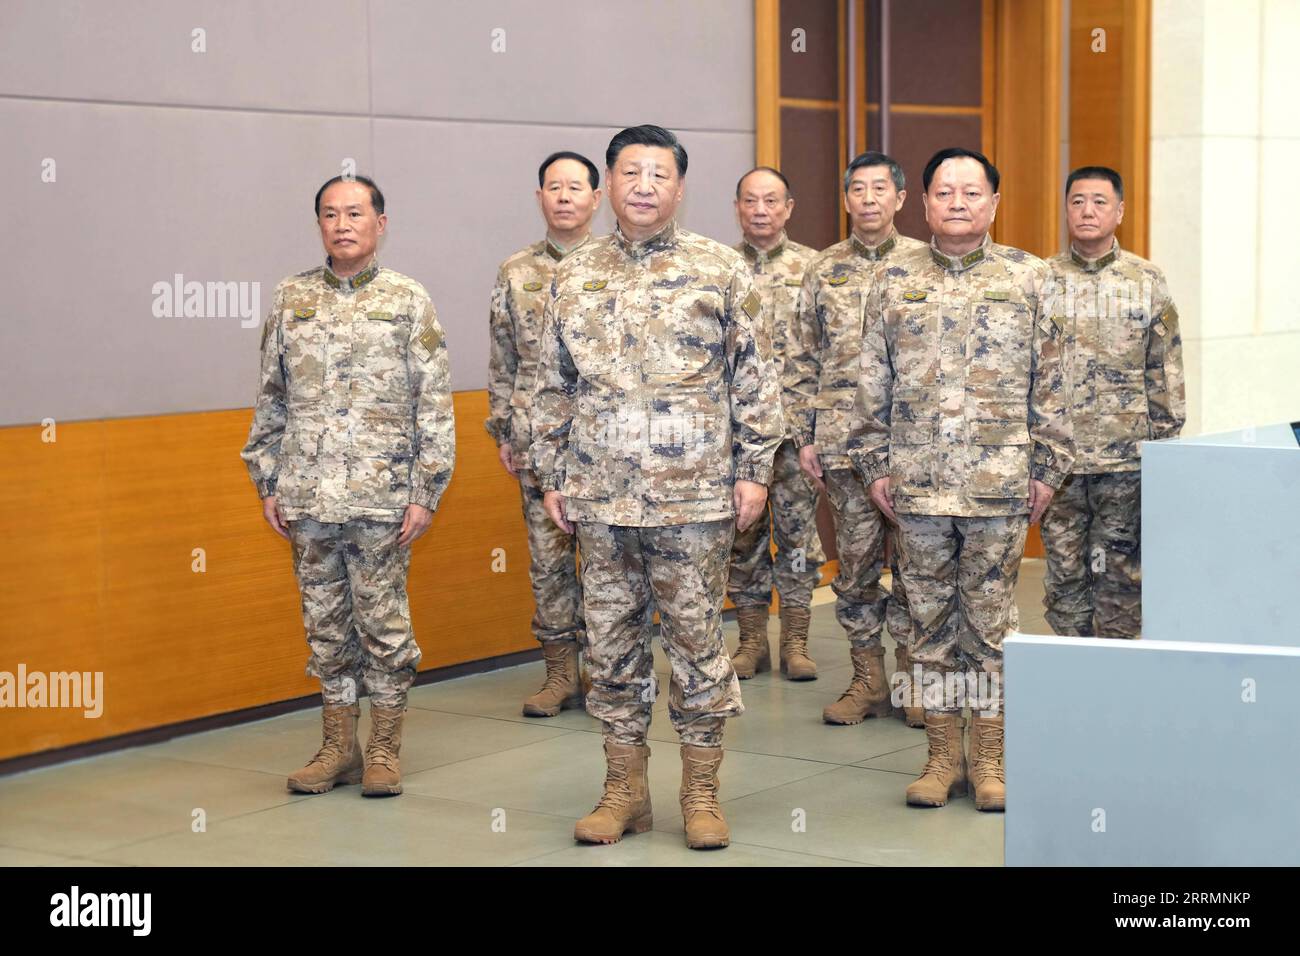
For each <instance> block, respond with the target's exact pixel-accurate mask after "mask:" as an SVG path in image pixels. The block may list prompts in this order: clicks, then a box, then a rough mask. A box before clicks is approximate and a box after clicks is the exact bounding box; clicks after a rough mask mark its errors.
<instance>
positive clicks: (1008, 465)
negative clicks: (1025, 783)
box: [849, 149, 1074, 810]
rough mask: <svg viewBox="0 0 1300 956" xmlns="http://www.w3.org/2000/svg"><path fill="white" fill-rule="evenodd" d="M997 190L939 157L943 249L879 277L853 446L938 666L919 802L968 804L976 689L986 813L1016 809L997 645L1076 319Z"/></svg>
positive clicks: (926, 659)
mask: <svg viewBox="0 0 1300 956" xmlns="http://www.w3.org/2000/svg"><path fill="white" fill-rule="evenodd" d="M999 178H1000V177H999V175H998V171H997V169H996V168H994V166H993V165H992V163H990V162H989V161H988V160H987V159H986V158H985V157H984V156H983V155H981V154H979V153H976V152H973V151H970V150H965V149H945V150H940V151H939V152H938V153H936V154H935V155H934V156H933V157H932V158H931V160H930V162H929V163H928V164H927V165H926V167H925V173H924V178H923V184H924V187H925V194H924V199H925V215H926V222H927V223H928V225H929V226H930V229H931V230H932V232H933V233H934V238H933V240H932V243H931V246H930V247H929V248H928V249H918V250H914V251H911V252H908V253H906V254H905V255H902V256H900V257H899V258H898V259H897V260H895V261H893V262H891V263H889V264H888V265H887V266H883V267H881V268H880V269H878V271H877V272H876V283H875V287H874V288H873V289H872V292H871V294H870V296H869V297H868V300H867V305H866V309H865V314H864V322H865V326H866V331H865V333H864V335H865V342H864V347H863V350H862V378H861V387H860V389H859V393H858V401H859V411H860V414H859V415H858V416H857V419H856V422H855V429H854V434H853V437H852V438H851V440H850V443H849V448H850V455H851V456H852V458H853V461H854V465H855V467H857V468H858V469H859V470H860V471H861V472H862V473H863V475H864V476H865V477H866V478H867V480H869V481H870V482H871V496H872V499H873V500H874V501H875V502H876V503H877V505H879V507H880V508H881V510H882V511H883V512H884V513H885V514H886V516H887V517H889V518H890V519H891V520H894V521H897V523H898V525H899V531H900V538H901V543H902V549H901V550H902V554H901V567H900V570H901V572H902V576H903V580H904V582H906V585H907V597H908V602H909V604H910V606H911V611H912V624H913V628H914V630H913V635H912V657H913V659H914V660H916V661H918V662H920V663H921V664H922V665H923V666H924V667H925V669H926V671H927V674H926V679H925V681H924V683H925V684H926V687H925V692H924V693H925V728H926V737H927V741H928V743H929V759H928V760H927V762H926V765H925V770H924V771H923V772H922V774H921V777H920V778H919V779H918V780H916V781H915V782H913V783H912V784H911V785H910V786H909V787H908V788H907V802H908V803H909V804H911V805H913V806H943V805H944V804H945V803H947V801H948V798H949V796H950V795H953V794H961V793H965V792H966V787H967V763H968V762H967V759H966V754H965V751H964V749H963V747H962V727H961V715H960V710H961V707H962V705H963V703H964V702H965V700H966V699H967V688H968V687H971V689H972V690H977V691H978V693H977V695H976V697H977V699H975V700H972V702H971V747H970V750H971V753H970V759H969V768H970V770H969V778H970V781H971V782H972V783H973V784H974V786H975V806H976V807H977V808H978V809H981V810H1001V809H1003V808H1004V807H1005V805H1006V785H1005V771H1004V767H1003V759H1002V753H1003V750H1002V742H1003V735H1002V709H1001V708H1002V675H1001V671H1002V639H1003V637H1004V636H1005V634H1006V633H1007V632H1008V631H1009V630H1012V629H1013V628H1014V625H1015V620H1016V617H1015V614H1014V608H1015V590H1016V577H1017V575H1018V573H1019V570H1020V559H1021V557H1022V556H1023V554H1024V548H1025V535H1026V533H1027V532H1028V530H1029V525H1030V523H1031V522H1033V521H1037V520H1039V518H1040V517H1041V516H1042V513H1043V511H1044V509H1045V508H1046V507H1047V504H1048V502H1049V501H1050V500H1051V497H1052V494H1053V492H1054V490H1055V489H1056V488H1058V487H1060V485H1061V483H1062V482H1063V481H1064V480H1065V477H1066V475H1068V474H1069V471H1070V464H1071V461H1072V459H1073V457H1074V442H1073V438H1072V436H1071V428H1070V417H1069V388H1068V379H1067V376H1066V373H1065V368H1064V362H1063V359H1062V342H1063V339H1064V334H1063V332H1062V326H1063V324H1064V318H1063V317H1062V316H1060V315H1057V314H1055V313H1053V312H1051V311H1050V310H1049V307H1048V305H1049V303H1048V299H1049V295H1050V279H1051V272H1050V270H1049V269H1048V267H1047V264H1046V263H1045V262H1043V261H1042V260H1040V259H1036V258H1034V257H1033V256H1031V255H1029V254H1028V253H1025V252H1022V251H1021V250H1019V249H1013V248H1010V247H1009V246H1002V245H998V244H995V243H993V242H991V241H990V239H989V237H988V230H989V227H990V226H991V225H992V222H993V217H994V215H995V213H996V210H997V203H998V199H999V198H1000V197H999V194H998V182H999ZM935 679H937V681H938V685H937V686H936V684H935V683H934V680H935Z"/></svg>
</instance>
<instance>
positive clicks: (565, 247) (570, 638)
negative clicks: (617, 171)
mask: <svg viewBox="0 0 1300 956" xmlns="http://www.w3.org/2000/svg"><path fill="white" fill-rule="evenodd" d="M599 187H600V171H599V170H598V169H596V164H595V163H593V162H592V161H591V160H589V159H588V158H587V157H585V156H583V155H581V154H579V153H571V152H559V153H552V154H551V155H550V156H547V157H546V159H544V160H543V161H542V165H541V168H539V169H538V171H537V204H538V206H540V207H541V210H542V217H543V218H544V219H545V220H546V238H545V239H543V240H542V241H541V242H535V243H533V244H532V245H531V246H527V247H526V248H524V249H521V250H520V251H519V252H516V253H515V254H514V255H513V256H511V257H510V258H509V259H507V260H506V261H505V262H503V263H502V264H501V268H500V270H499V271H498V272H497V281H496V286H495V287H494V288H493V290H492V314H491V325H490V329H491V340H492V345H491V355H490V356H489V359H488V405H489V413H488V420H487V423H486V424H487V430H488V433H489V434H490V435H491V436H492V438H493V440H494V441H496V443H497V449H498V452H499V454H500V458H501V464H502V466H503V467H504V468H505V470H506V471H507V472H509V473H510V476H511V477H512V478H515V479H517V480H518V481H519V492H520V495H521V496H522V498H523V509H524V524H525V525H526V526H527V528H528V554H529V558H530V561H529V565H528V576H529V580H530V581H531V582H532V585H533V601H534V604H535V607H536V610H535V612H534V614H533V636H534V637H536V638H537V640H538V641H539V642H540V643H541V645H542V656H543V657H544V658H545V660H546V679H545V681H543V683H542V687H541V689H540V690H539V691H538V692H537V693H536V694H534V695H533V696H532V697H529V698H528V699H527V700H525V701H524V714H525V715H527V716H529V717H554V716H555V715H556V714H558V713H559V712H560V710H561V709H562V708H564V707H580V706H582V686H581V681H580V678H579V673H578V671H579V665H578V660H579V651H580V649H581V647H582V644H583V642H584V640H585V637H586V630H585V626H584V624H583V618H582V585H581V584H580V583H579V581H578V565H577V553H576V552H577V549H576V547H575V542H574V537H573V535H571V534H568V533H566V532H565V531H563V530H562V529H560V528H559V527H558V526H557V525H556V524H555V522H554V521H552V520H551V519H550V517H549V516H548V515H547V514H546V509H545V508H544V507H543V506H542V490H541V489H540V488H539V487H538V486H537V478H536V476H535V475H534V474H533V470H532V466H531V465H530V463H529V461H528V446H529V444H530V443H531V441H532V426H531V423H530V421H529V419H530V417H531V415H530V412H531V408H532V400H533V385H534V384H535V383H536V380H537V347H538V343H539V342H540V340H541V335H542V311H543V309H544V307H545V304H546V301H547V300H548V299H549V298H550V296H551V278H552V276H554V275H555V270H556V269H557V268H558V267H559V265H560V263H561V262H563V261H564V260H565V258H567V257H568V256H569V255H570V254H572V253H573V251H574V250H575V249H578V248H579V247H580V246H582V244H583V243H585V242H586V241H587V240H588V238H590V236H591V217H592V216H593V215H595V212H596V209H597V208H598V207H599V206H600V188H599Z"/></svg>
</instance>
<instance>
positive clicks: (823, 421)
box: [782, 232, 925, 468]
mask: <svg viewBox="0 0 1300 956" xmlns="http://www.w3.org/2000/svg"><path fill="white" fill-rule="evenodd" d="M918 248H925V243H923V242H920V241H918V240H916V239H911V238H909V237H907V236H902V235H899V234H898V233H897V232H895V233H894V234H893V235H891V236H890V237H889V238H888V239H886V240H885V241H884V242H882V243H880V245H878V246H868V245H866V244H864V243H863V242H862V240H860V239H859V238H858V237H857V236H850V237H849V238H848V239H845V240H844V241H843V242H838V243H836V244H835V245H833V246H831V247H829V248H828V249H825V250H823V251H822V252H821V253H819V254H818V255H817V256H816V257H815V258H814V259H813V260H812V262H811V263H809V265H808V267H807V268H806V269H805V270H804V279H803V285H802V287H801V288H800V293H799V307H798V311H797V313H796V316H795V319H794V331H793V334H792V335H791V342H790V347H789V352H788V354H787V356H786V360H785V366H784V374H783V377H782V390H783V393H784V399H785V405H786V415H787V417H788V418H789V420H790V428H791V432H792V434H793V437H794V440H795V444H796V445H798V446H799V447H800V448H802V447H804V446H805V445H814V444H815V445H816V446H817V450H818V453H819V458H820V460H821V463H822V467H823V468H847V467H849V465H850V462H849V459H848V457H847V455H848V449H847V445H848V439H849V430H850V429H849V422H850V420H851V418H852V416H853V413H854V399H855V396H856V395H857V390H858V374H859V356H860V355H861V352H862V309H863V307H864V305H865V304H866V296H867V293H868V291H869V290H870V289H871V285H872V283H873V281H874V279H875V273H876V270H877V267H879V266H880V265H881V264H882V263H886V262H893V261H895V260H896V259H897V258H898V257H899V256H900V255H902V254H903V253H905V252H907V251H909V250H912V249H918Z"/></svg>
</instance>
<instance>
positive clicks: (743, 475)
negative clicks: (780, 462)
mask: <svg viewBox="0 0 1300 956" xmlns="http://www.w3.org/2000/svg"><path fill="white" fill-rule="evenodd" d="M736 480H737V481H752V482H755V483H757V484H760V485H770V484H771V483H772V466H771V465H764V464H762V463H761V462H745V463H743V464H741V465H739V466H738V467H737V468H736Z"/></svg>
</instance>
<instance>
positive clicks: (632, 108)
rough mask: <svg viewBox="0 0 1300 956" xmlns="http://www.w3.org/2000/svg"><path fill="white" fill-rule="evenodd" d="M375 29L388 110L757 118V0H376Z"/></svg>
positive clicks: (507, 116)
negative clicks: (497, 32)
mask: <svg viewBox="0 0 1300 956" xmlns="http://www.w3.org/2000/svg"><path fill="white" fill-rule="evenodd" d="M497 28H500V29H502V30H504V31H505V51H504V52H500V53H494V52H493V51H492V42H493V30H494V29H497ZM370 29H371V36H372V37H373V43H374V53H375V55H374V84H375V100H374V109H375V111H376V113H378V114H380V115H396V116H427V117H436V118H444V119H451V118H461V119H488V120H500V121H507V122H528V123H558V124H574V125H592V126H602V127H603V126H614V127H616V128H621V127H623V126H628V125H632V124H635V123H643V122H647V121H650V122H657V123H659V124H660V125H663V126H669V127H681V128H683V129H716V130H733V131H734V130H740V131H751V132H752V131H753V129H754V11H753V3H752V2H750V0H710V2H708V3H700V2H699V0H612V2H611V0H566V2H565V3H563V4H543V3H536V2H532V0H490V2H478V3H433V4H430V3H421V2H418V0H371V27H370ZM650 116H653V117H657V119H653V120H647V119H645V117H650Z"/></svg>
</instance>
